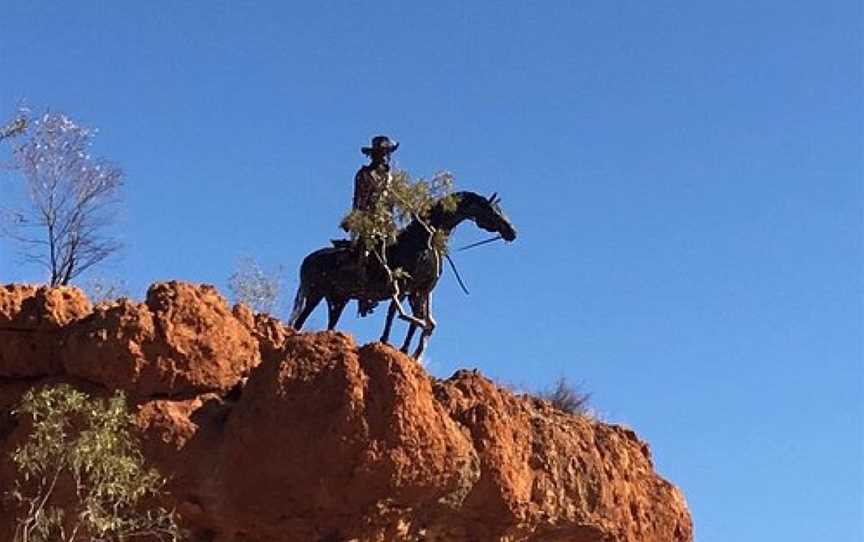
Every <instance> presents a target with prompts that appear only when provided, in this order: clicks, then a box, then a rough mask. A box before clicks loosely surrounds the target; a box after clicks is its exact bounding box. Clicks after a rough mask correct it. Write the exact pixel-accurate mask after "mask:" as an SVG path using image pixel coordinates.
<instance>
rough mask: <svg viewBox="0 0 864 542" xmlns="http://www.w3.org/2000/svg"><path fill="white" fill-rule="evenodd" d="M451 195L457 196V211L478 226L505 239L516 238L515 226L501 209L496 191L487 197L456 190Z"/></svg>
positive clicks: (511, 239)
mask: <svg viewBox="0 0 864 542" xmlns="http://www.w3.org/2000/svg"><path fill="white" fill-rule="evenodd" d="M453 196H454V197H456V198H458V209H459V212H460V213H461V214H463V215H464V217H465V218H467V219H469V220H473V221H474V223H475V224H477V227H478V228H480V229H483V230H486V231H488V232H493V233H497V234H498V235H500V236H501V237H502V238H503V239H504V240H505V241H513V240H514V239H516V228H514V227H513V224H511V223H510V220H509V219H508V218H507V217H506V216H505V215H504V211H502V210H501V206H500V202H501V199H500V198H499V197H498V194H497V193H495V194H492V195H491V196H489V197H488V198H485V197H483V196H481V195H479V194H475V193H474V192H457V193H456V194H454V195H453Z"/></svg>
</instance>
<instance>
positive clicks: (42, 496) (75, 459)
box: [9, 384, 179, 542]
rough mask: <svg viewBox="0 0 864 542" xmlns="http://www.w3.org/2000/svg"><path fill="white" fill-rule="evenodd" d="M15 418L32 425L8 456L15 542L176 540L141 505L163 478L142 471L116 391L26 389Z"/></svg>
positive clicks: (169, 517)
mask: <svg viewBox="0 0 864 542" xmlns="http://www.w3.org/2000/svg"><path fill="white" fill-rule="evenodd" d="M15 414H16V415H17V416H18V417H19V418H21V419H22V420H29V421H30V422H31V423H32V431H31V432H30V434H29V435H28V437H27V439H26V440H25V441H24V442H23V443H22V444H21V445H20V446H19V447H18V448H17V449H16V450H15V451H14V452H13V454H12V460H13V462H14V464H15V466H16V467H17V470H18V479H17V480H16V482H15V485H14V487H13V489H12V490H11V491H10V492H9V493H10V496H11V497H12V499H13V500H14V501H16V502H17V504H18V505H19V514H18V517H17V523H16V531H15V541H16V542H55V541H62V542H72V541H75V540H91V541H105V542H108V541H121V540H123V541H126V540H130V539H133V538H140V537H144V538H146V539H149V540H154V539H157V540H174V541H176V540H179V531H178V528H177V525H176V522H175V519H174V515H173V513H172V512H169V511H166V510H164V509H162V508H158V507H151V506H148V503H149V502H152V501H154V500H156V499H158V497H159V496H160V495H161V492H162V487H163V485H164V479H163V478H161V477H160V475H159V473H158V472H156V471H155V470H154V469H148V468H146V467H145V465H144V458H143V456H142V455H141V451H140V450H139V447H138V443H137V441H136V439H135V438H134V436H133V434H132V432H131V428H132V417H131V416H130V415H129V413H128V411H127V407H126V399H125V397H124V395H123V394H122V392H117V393H116V394H115V395H114V396H113V397H111V398H110V399H108V400H103V399H91V398H89V397H88V396H87V395H86V394H84V393H82V392H79V391H77V390H75V389H73V388H72V387H71V386H68V385H65V384H64V385H59V386H56V387H53V388H41V389H38V390H30V391H28V392H27V393H26V394H25V395H24V397H23V399H22V402H21V404H20V406H19V407H18V409H17V410H16V412H15ZM61 488H62V489H61ZM61 495H62V498H61ZM70 497H71V498H70Z"/></svg>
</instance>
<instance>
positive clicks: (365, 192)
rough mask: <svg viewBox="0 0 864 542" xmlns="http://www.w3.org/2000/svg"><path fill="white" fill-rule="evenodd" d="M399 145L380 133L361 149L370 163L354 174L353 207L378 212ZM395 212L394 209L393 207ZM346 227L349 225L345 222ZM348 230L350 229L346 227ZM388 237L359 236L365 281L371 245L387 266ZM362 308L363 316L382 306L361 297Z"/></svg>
mask: <svg viewBox="0 0 864 542" xmlns="http://www.w3.org/2000/svg"><path fill="white" fill-rule="evenodd" d="M398 148H399V143H396V142H394V141H393V140H392V139H390V138H389V137H387V136H383V135H379V136H375V137H373V138H372V144H371V145H370V146H369V147H363V148H361V149H360V152H362V153H363V154H365V155H366V156H368V157H369V159H370V161H369V164H367V165H364V166H363V167H361V168H360V169H359V170H358V171H357V174H356V175H355V176H354V201H353V205H352V208H353V210H354V211H361V212H364V213H374V212H375V211H376V209H377V207H378V204H379V201H380V200H381V199H382V198H384V197H385V196H386V195H387V190H388V189H389V188H390V185H391V183H392V177H391V175H390V155H391V154H393V153H394V152H396V149H398ZM389 211H390V212H391V214H392V209H389ZM343 228H345V226H344V224H343ZM346 229H347V228H346ZM385 242H386V241H385V239H383V238H382V239H372V240H371V243H367V240H366V239H358V240H357V245H358V255H359V257H358V260H359V261H358V265H359V266H360V276H359V279H360V280H361V281H364V282H365V280H366V273H365V271H366V268H367V266H368V260H369V257H370V255H371V254H370V251H369V250H368V249H367V248H366V247H367V246H370V245H371V246H374V247H376V250H377V254H375V257H376V258H378V259H384V261H383V262H382V263H383V264H384V265H385V266H386V265H387V262H386V254H387V251H386V244H385ZM357 303H358V311H359V313H360V316H366V315H367V314H369V313H370V312H372V310H373V309H374V308H375V307H376V306H377V305H378V303H377V302H376V301H374V300H372V299H360V300H358V302H357Z"/></svg>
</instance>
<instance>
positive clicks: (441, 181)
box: [342, 170, 458, 251]
mask: <svg viewBox="0 0 864 542" xmlns="http://www.w3.org/2000/svg"><path fill="white" fill-rule="evenodd" d="M452 191H453V175H451V174H450V173H448V172H446V171H442V172H439V173H436V174H435V175H433V176H432V178H431V179H424V178H417V179H412V178H411V176H410V175H409V174H408V172H407V171H404V170H394V171H392V172H391V184H390V186H389V188H388V189H387V190H386V191H385V192H384V194H383V195H382V197H381V198H379V199H378V201H377V202H376V205H375V209H374V210H372V211H369V212H364V211H356V210H355V211H352V212H351V213H349V214H348V216H346V217H345V218H344V219H343V221H342V225H343V226H344V227H345V229H346V230H348V232H349V234H350V235H351V238H352V239H355V240H356V239H361V240H362V241H363V242H364V243H365V244H366V246H365V248H366V250H370V251H371V250H381V248H382V247H381V245H382V243H384V244H385V245H389V244H391V243H393V242H394V241H395V240H396V234H397V233H398V232H399V228H402V227H404V226H405V225H407V224H408V223H409V222H410V221H411V220H413V219H415V218H416V219H419V220H421V221H425V220H426V219H427V218H428V217H429V211H430V210H431V209H432V206H433V205H434V204H435V203H436V202H437V201H439V200H441V201H442V203H443V204H444V209H445V210H450V211H452V210H455V209H456V205H457V204H458V201H457V199H456V197H455V196H454V195H453V194H452ZM433 239H434V243H435V247H436V248H439V249H442V250H443V249H444V248H445V247H446V242H447V240H446V238H444V237H443V236H441V235H435V236H433Z"/></svg>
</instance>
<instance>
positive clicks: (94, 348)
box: [0, 282, 692, 542]
mask: <svg viewBox="0 0 864 542" xmlns="http://www.w3.org/2000/svg"><path fill="white" fill-rule="evenodd" d="M59 382H68V383H71V384H72V385H74V386H77V387H79V388H81V389H82V390H84V391H87V392H89V393H93V394H108V393H110V392H111V391H112V390H114V389H122V390H125V391H126V392H127V394H128V395H129V397H130V399H131V400H132V401H133V406H134V409H135V412H136V419H137V423H138V426H139V427H140V436H141V442H142V447H143V449H144V453H145V456H146V457H147V459H148V461H149V462H150V463H151V464H152V465H154V466H155V467H157V468H158V469H159V470H160V471H161V472H162V473H163V474H164V475H165V476H167V477H168V479H169V486H168V489H169V494H168V497H167V498H168V499H170V500H171V502H168V503H165V504H166V505H168V506H172V507H175V508H176V510H177V511H178V513H179V515H180V516H181V517H182V523H183V526H184V527H185V528H186V529H188V530H189V533H190V539H191V540H201V541H225V542H240V541H261V542H266V541H321V542H326V541H329V542H337V541H349V540H350V541H357V542H366V541H368V542H372V541H381V542H384V541H393V540H415V541H430V542H431V541H465V542H468V541H477V542H485V541H529V540H530V541H544V542H549V541H572V542H601V541H603V542H611V541H616V542H637V541H638V542H654V541H656V542H689V541H691V540H692V527H691V521H690V516H689V513H688V511H687V506H686V503H685V502H684V499H683V497H682V495H681V493H680V492H679V491H678V489H677V488H676V487H675V486H673V485H672V484H670V483H669V482H667V481H665V480H664V479H663V478H661V477H660V476H658V475H657V474H656V473H655V472H654V469H653V466H652V463H651V457H650V453H649V450H648V446H647V444H645V443H644V442H642V441H640V440H639V438H638V437H637V436H636V435H635V434H634V433H633V432H632V431H630V430H629V429H625V428H622V427H619V426H615V425H609V424H604V423H600V422H597V421H593V420H589V419H587V418H584V417H578V416H573V415H569V414H566V413H563V412H560V411H558V410H556V409H554V408H553V407H552V406H551V405H550V404H548V403H547V402H545V401H542V400H539V399H535V398H532V397H529V396H524V395H523V396H517V395H514V394H513V393H512V392H510V391H508V390H506V389H502V388H501V387H499V386H497V385H495V384H494V383H493V382H491V381H490V380H488V379H487V378H485V377H483V376H482V375H480V374H478V373H476V372H473V371H460V372H457V373H456V374H455V375H453V376H452V377H451V378H450V379H448V380H437V379H435V378H432V377H430V376H429V375H428V374H427V373H426V372H425V371H424V370H423V368H422V367H420V366H419V365H418V364H417V363H415V362H414V361H413V360H411V359H410V358H408V357H406V356H404V355H402V354H401V353H399V352H397V351H396V350H394V349H392V348H390V347H389V346H386V345H382V344H377V343H376V344H370V345H366V346H363V347H358V346H356V345H355V344H354V342H353V341H352V340H351V338H350V337H348V336H347V335H344V334H341V333H333V332H323V333H303V334H296V333H294V332H293V330H291V329H288V328H286V327H285V326H283V325H282V324H281V323H280V322H279V321H278V320H275V319H272V318H269V317H267V316H264V315H253V314H252V313H251V311H249V310H248V309H247V308H245V307H243V306H236V307H234V308H233V309H229V307H228V306H227V304H226V302H225V300H224V299H223V298H222V297H221V296H219V294H218V293H217V292H216V291H215V290H214V289H213V288H212V287H209V286H195V285H190V284H184V283H176V282H171V283H161V284H156V285H154V286H153V287H151V288H150V291H149V292H148V294H147V300H146V302H145V303H143V304H139V303H133V302H131V301H128V300H120V301H118V302H116V303H113V304H105V305H100V306H98V307H96V308H95V309H94V308H93V307H91V305H90V303H89V302H88V301H87V300H86V298H85V297H84V296H83V294H82V293H81V292H80V291H78V290H75V289H71V288H60V289H48V288H34V287H30V286H7V287H4V288H0V454H2V457H0V488H7V487H10V484H11V481H12V479H13V477H14V475H15V472H14V469H13V468H12V466H11V464H10V463H9V460H8V455H9V452H10V451H11V450H12V449H14V447H15V446H16V445H17V443H18V442H20V440H21V439H22V438H23V437H24V427H23V425H21V424H19V423H17V421H16V419H15V417H14V416H13V415H12V414H11V413H10V410H11V409H12V408H13V406H14V405H15V404H16V403H17V401H18V400H19V398H20V396H21V395H22V394H23V393H24V391H26V390H27V389H28V388H30V387H32V386H40V385H44V384H54V383H59ZM0 502H2V504H0V542H6V541H7V540H10V538H11V527H12V525H13V523H14V520H13V513H14V511H13V510H12V509H11V505H10V503H9V502H8V501H0Z"/></svg>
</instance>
